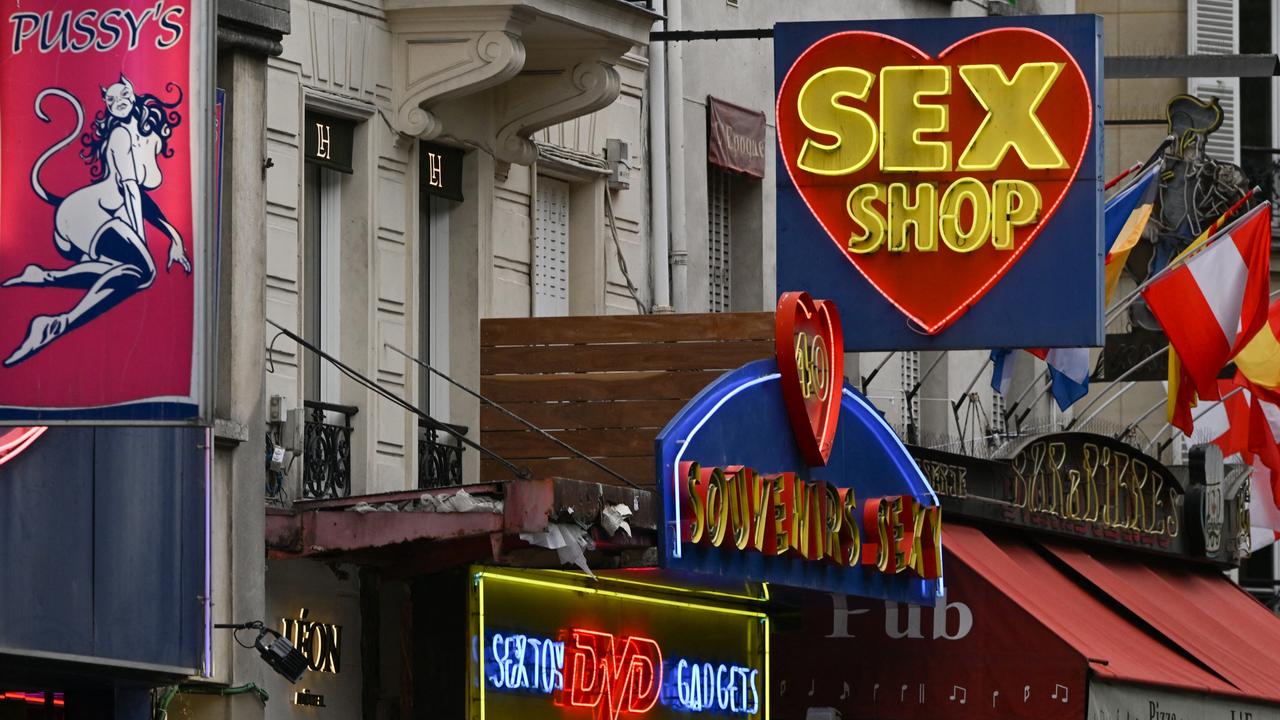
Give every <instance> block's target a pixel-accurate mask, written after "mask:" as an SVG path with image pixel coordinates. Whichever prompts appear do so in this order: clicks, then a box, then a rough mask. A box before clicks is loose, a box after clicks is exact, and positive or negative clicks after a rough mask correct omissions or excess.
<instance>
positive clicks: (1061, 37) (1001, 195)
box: [774, 15, 1104, 351]
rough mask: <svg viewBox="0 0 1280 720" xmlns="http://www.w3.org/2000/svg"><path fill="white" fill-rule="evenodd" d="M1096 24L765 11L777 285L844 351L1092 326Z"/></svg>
mask: <svg viewBox="0 0 1280 720" xmlns="http://www.w3.org/2000/svg"><path fill="white" fill-rule="evenodd" d="M1101 28H1102V25H1101V20H1100V19H1099V18H1098V17H1096V16H1093V15H1070V16H1017V17H989V18H950V19H937V20H933V19H929V20H923V19H921V20H898V21H881V22H822V23H781V24H779V25H777V26H776V27H775V29H774V52H775V56H774V59H775V62H774V68H775V73H776V78H775V87H776V89H777V108H776V109H777V115H776V117H777V127H778V157H777V188H778V191H777V192H778V195H777V249H778V251H777V288H778V292H779V293H783V292H786V291H790V290H805V291H808V292H809V293H811V294H812V295H813V296H815V297H824V298H828V299H830V300H833V301H835V302H836V303H837V304H838V305H839V306H840V307H842V308H844V309H845V311H846V313H847V315H846V316H845V330H846V332H845V335H844V338H845V344H844V346H845V349H846V350H849V351H856V350H943V349H962V348H992V347H1072V346H1098V345H1101V344H1102V340H1103V326H1102V265H1103V257H1104V249H1103V240H1102V239H1103V233H1102V212H1101V210H1102V185H1103V179H1102V177H1101V175H1100V173H1101V169H1102V142H1101V131H1102V92H1101V86H1102V71H1101V49H1100V48H1101V35H1102V30H1101Z"/></svg>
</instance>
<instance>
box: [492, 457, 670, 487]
mask: <svg viewBox="0 0 1280 720" xmlns="http://www.w3.org/2000/svg"><path fill="white" fill-rule="evenodd" d="M597 459H598V460H599V462H600V463H601V464H602V465H604V466H605V467H607V468H609V469H610V470H613V471H614V472H616V473H618V474H619V475H622V476H623V477H625V478H627V479H628V480H630V481H631V482H633V483H635V484H636V485H639V486H640V487H642V488H646V489H653V487H654V485H655V484H656V482H655V480H656V478H655V477H654V476H655V475H656V474H657V473H656V471H655V470H654V467H653V458H652V457H634V458H597ZM517 465H521V466H524V467H527V468H529V471H530V472H531V473H533V477H534V478H548V477H565V478H571V479H573V480H585V481H589V482H598V483H604V484H606V485H622V484H623V483H622V482H620V481H619V480H618V479H617V478H615V477H613V476H612V475H609V474H608V473H606V472H604V471H602V470H600V469H599V468H597V467H596V466H594V465H592V464H591V463H589V462H587V461H586V460H583V459H581V458H572V459H564V460H522V461H520V462H519V463H517ZM480 477H481V478H486V479H488V480H491V481H500V480H510V479H511V473H510V472H509V471H507V469H506V468H504V467H502V466H501V465H499V464H498V463H497V462H495V461H493V460H489V459H484V460H481V461H480Z"/></svg>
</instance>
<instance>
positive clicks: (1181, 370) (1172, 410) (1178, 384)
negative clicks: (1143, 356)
mask: <svg viewBox="0 0 1280 720" xmlns="http://www.w3.org/2000/svg"><path fill="white" fill-rule="evenodd" d="M1195 406H1196V390H1195V385H1194V384H1193V383H1192V382H1191V378H1189V377H1187V369H1186V368H1185V367H1183V366H1182V361H1181V359H1179V358H1178V351H1177V350H1174V349H1173V348H1172V347H1170V348H1169V404H1168V407H1167V408H1166V409H1165V412H1166V414H1167V415H1168V417H1169V424H1170V425H1172V426H1174V427H1176V428H1178V429H1179V430H1181V431H1182V434H1183V435H1186V436H1188V437H1190V435H1191V430H1192V424H1193V421H1192V419H1191V408H1193V407H1195Z"/></svg>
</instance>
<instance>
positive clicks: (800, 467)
mask: <svg viewBox="0 0 1280 720" xmlns="http://www.w3.org/2000/svg"><path fill="white" fill-rule="evenodd" d="M776 333H777V334H776V346H777V359H776V360H759V361H756V362H753V363H750V364H748V365H745V366H743V367H741V368H738V369H737V370H734V371H731V372H729V373H727V374H725V375H724V376H723V377H721V378H720V379H719V380H717V381H715V382H714V383H712V384H711V385H709V386H707V387H706V388H705V389H704V390H703V391H702V392H701V393H699V394H698V395H697V397H695V398H694V399H693V400H692V401H690V402H689V404H688V405H686V406H685V407H684V409H682V410H681V411H680V412H679V413H677V414H676V416H675V417H674V418H672V420H671V422H669V423H668V424H667V426H666V427H665V428H664V429H663V430H662V432H661V433H659V434H658V438H657V441H656V442H657V451H656V461H657V473H658V478H659V482H658V486H659V487H660V488H661V489H662V493H663V504H664V508H665V511H666V518H667V521H666V522H665V523H664V525H663V532H664V535H665V537H664V539H663V543H662V544H663V562H664V565H665V566H666V567H668V568H671V569H674V570H681V571H692V572H699V573H707V574H711V575H721V576H730V577H734V578H742V579H747V580H763V581H769V582H776V583H781V584H786V585H793V586H797V587H807V588H814V589H824V590H839V591H841V592H847V593H850V594H855V595H869V596H874V597H883V598H887V599H895V600H905V601H911V602H925V603H927V602H932V598H933V596H934V595H935V594H936V593H937V592H938V590H939V588H940V587H941V582H940V578H941V575H942V532H941V527H942V515H941V508H940V506H939V504H938V500H937V498H936V497H935V496H934V494H933V491H932V490H931V489H930V487H929V484H928V483H927V482H926V481H925V478H924V476H923V475H921V473H920V470H919V468H918V467H917V466H916V464H915V461H914V460H912V459H911V456H910V455H909V454H908V453H907V451H906V448H905V447H903V445H902V443H901V442H900V441H899V440H898V438H897V436H896V435H895V434H894V433H893V430H892V429H890V428H889V426H888V425H887V424H886V423H885V421H884V419H883V418H882V417H881V416H880V414H879V412H877V411H876V409H875V408H874V407H873V406H872V405H871V404H870V402H868V401H867V399H866V398H865V397H863V396H862V395H861V394H860V393H858V392H857V391H856V390H854V389H853V388H852V387H850V386H849V385H848V384H847V383H844V382H843V370H842V368H843V365H842V363H843V353H841V352H840V351H839V349H838V348H839V339H840V334H841V330H840V317H839V314H838V313H836V311H835V306H834V305H833V304H831V303H829V302H825V301H816V302H815V301H813V300H812V299H811V298H809V297H808V295H806V294H804V293H787V294H784V295H783V297H782V299H781V300H780V301H779V304H778V311H777V321H776ZM827 348H835V350H834V351H828V350H827Z"/></svg>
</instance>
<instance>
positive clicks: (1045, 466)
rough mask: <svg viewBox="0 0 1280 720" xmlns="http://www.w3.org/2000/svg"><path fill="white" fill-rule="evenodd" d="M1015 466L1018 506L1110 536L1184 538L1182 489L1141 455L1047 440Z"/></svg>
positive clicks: (1011, 498) (1008, 493)
mask: <svg viewBox="0 0 1280 720" xmlns="http://www.w3.org/2000/svg"><path fill="white" fill-rule="evenodd" d="M1010 464H1011V469H1012V471H1013V472H1012V473H1010V474H1009V478H1010V480H1009V485H1008V486H1006V488H1005V498H1006V501H1007V502H1008V503H1009V505H1010V506H1012V507H1013V508H1016V509H1019V510H1022V511H1024V512H1026V513H1029V514H1031V515H1033V516H1047V517H1056V518H1063V519H1064V520H1070V521H1076V522H1082V523H1088V524H1089V525H1092V526H1094V527H1101V528H1105V529H1106V530H1107V531H1108V532H1112V531H1122V532H1125V533H1136V534H1141V535H1147V536H1154V537H1164V538H1170V539H1171V538H1176V537H1177V536H1178V532H1179V530H1180V528H1179V524H1178V513H1179V512H1181V508H1182V502H1183V498H1182V491H1181V490H1179V489H1178V488H1177V486H1176V485H1174V486H1171V483H1168V482H1166V476H1165V474H1163V473H1162V472H1161V470H1160V468H1159V467H1158V466H1153V465H1151V464H1150V463H1149V462H1148V461H1147V460H1146V459H1144V458H1143V457H1141V456H1133V455H1130V454H1129V453H1127V452H1125V451H1123V450H1121V449H1119V448H1111V447H1106V446H1104V445H1099V444H1098V443H1091V442H1082V443H1080V444H1079V445H1074V444H1073V443H1071V442H1069V441H1068V442H1062V441H1049V440H1041V441H1037V442H1033V443H1031V444H1029V445H1027V446H1026V447H1024V448H1023V449H1022V450H1021V451H1020V452H1019V453H1018V454H1017V455H1015V456H1014V457H1013V459H1012V462H1011V463H1010ZM930 477H933V476H932V475H931V476H930ZM1077 527H1078V528H1080V529H1079V530H1078V531H1079V532H1096V530H1086V529H1084V528H1086V527H1087V526H1077Z"/></svg>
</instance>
